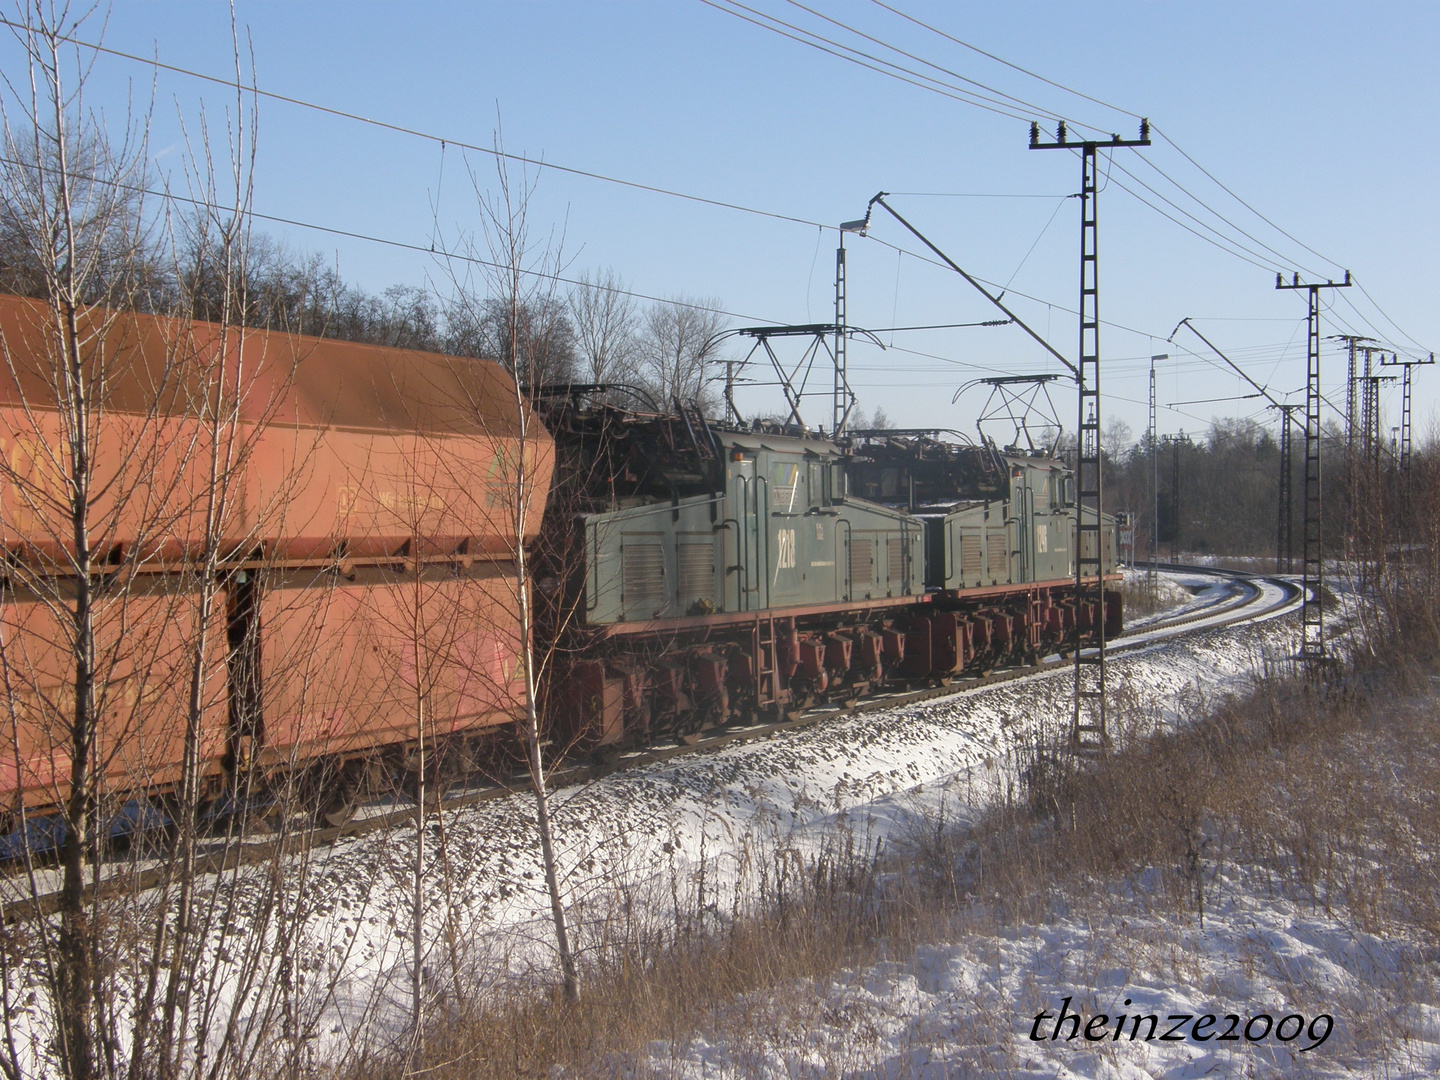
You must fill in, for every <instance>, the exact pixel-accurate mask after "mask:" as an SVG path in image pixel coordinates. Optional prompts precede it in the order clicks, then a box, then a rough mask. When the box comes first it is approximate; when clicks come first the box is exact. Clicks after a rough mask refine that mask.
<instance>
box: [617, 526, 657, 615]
mask: <svg viewBox="0 0 1440 1080" xmlns="http://www.w3.org/2000/svg"><path fill="white" fill-rule="evenodd" d="M622 551H623V552H624V557H623V570H622V573H623V577H624V581H623V586H624V589H625V597H624V600H625V617H626V618H627V619H649V618H653V617H654V615H655V613H656V612H658V611H660V610H661V609H662V608H664V607H665V606H666V599H667V596H666V594H667V592H668V590H667V589H666V588H665V548H664V546H663V545H661V544H654V543H644V542H637V541H634V540H626V541H625V544H624V546H623V548H622Z"/></svg>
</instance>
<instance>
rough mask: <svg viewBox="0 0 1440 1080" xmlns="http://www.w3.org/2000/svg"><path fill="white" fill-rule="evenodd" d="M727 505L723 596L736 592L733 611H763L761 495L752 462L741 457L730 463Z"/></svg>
mask: <svg viewBox="0 0 1440 1080" xmlns="http://www.w3.org/2000/svg"><path fill="white" fill-rule="evenodd" d="M727 471H728V474H729V476H728V478H729V481H730V499H729V502H730V505H731V506H733V507H734V508H735V515H734V528H733V529H732V530H727V531H729V532H730V533H731V535H732V545H727V547H728V548H729V549H728V550H727V551H726V552H725V592H726V594H727V595H728V594H729V593H730V591H731V590H732V589H733V590H734V591H735V607H734V609H733V610H735V611H754V610H755V609H756V608H759V607H763V606H764V604H763V602H762V600H761V595H762V594H761V592H760V589H761V586H762V584H763V583H762V581H761V578H762V577H763V576H764V570H763V569H762V567H763V565H764V561H763V553H762V550H761V545H762V543H763V539H762V537H761V535H760V526H761V522H762V521H763V520H764V518H763V500H764V493H763V492H762V491H761V490H760V487H761V485H759V484H757V483H756V479H755V459H754V458H753V457H741V458H739V459H738V460H736V459H733V458H732V460H731V461H730V463H729V467H728V470H727Z"/></svg>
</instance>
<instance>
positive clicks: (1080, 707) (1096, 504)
mask: <svg viewBox="0 0 1440 1080" xmlns="http://www.w3.org/2000/svg"><path fill="white" fill-rule="evenodd" d="M1149 145H1150V122H1149V121H1148V120H1141V121H1140V138H1138V139H1121V138H1120V136H1119V135H1115V136H1112V137H1111V138H1110V139H1108V140H1106V141H1103V142H1102V141H1096V140H1089V139H1086V140H1083V141H1079V142H1074V141H1071V140H1070V139H1069V134H1068V132H1067V130H1066V127H1065V122H1064V121H1063V120H1062V121H1061V122H1060V123H1059V125H1058V126H1057V127H1056V130H1055V141H1054V142H1047V143H1042V142H1041V141H1040V125H1039V124H1031V125H1030V149H1031V150H1077V151H1079V152H1080V355H1079V357H1078V359H1079V361H1080V363H1079V371H1078V373H1077V376H1076V383H1077V390H1078V394H1077V395H1076V396H1077V422H1076V427H1075V433H1076V452H1075V488H1076V497H1075V593H1076V599H1077V602H1078V603H1079V605H1080V609H1081V610H1082V611H1083V610H1085V609H1086V608H1087V607H1088V608H1089V610H1090V611H1092V612H1093V613H1094V617H1093V618H1092V619H1091V620H1090V623H1091V625H1090V626H1089V628H1088V631H1087V630H1077V633H1078V634H1079V640H1078V641H1077V642H1076V648H1075V702H1074V713H1073V722H1072V724H1071V727H1070V741H1071V745H1072V747H1073V748H1074V749H1075V750H1076V751H1079V752H1089V753H1099V752H1102V751H1104V750H1105V749H1106V748H1107V747H1108V746H1109V743H1110V734H1109V732H1108V730H1107V729H1106V723H1105V719H1106V718H1105V704H1106V701H1105V537H1104V530H1103V529H1102V527H1101V522H1102V516H1101V515H1102V510H1103V508H1102V498H1103V495H1104V477H1103V476H1102V468H1101V446H1100V420H1101V410H1100V273H1099V272H1100V251H1099V215H1098V210H1099V205H1098V200H1097V196H1098V195H1099V193H1100V185H1099V169H1098V166H1099V151H1100V150H1102V149H1107V148H1108V149H1119V148H1121V147H1140V146H1149ZM1086 646H1088V648H1087V647H1086Z"/></svg>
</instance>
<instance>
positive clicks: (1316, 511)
mask: <svg viewBox="0 0 1440 1080" xmlns="http://www.w3.org/2000/svg"><path fill="white" fill-rule="evenodd" d="M1349 287H1350V271H1348V270H1347V271H1345V280H1344V282H1336V281H1326V282H1317V283H1315V284H1302V283H1301V281H1300V275H1299V274H1295V275H1294V277H1293V278H1292V280H1291V281H1290V282H1289V283H1286V281H1285V280H1284V278H1283V277H1282V276H1281V275H1280V274H1276V275H1275V288H1277V289H1294V290H1299V289H1304V290H1305V291H1306V292H1307V293H1308V294H1309V300H1310V308H1309V312H1308V314H1307V316H1306V320H1305V325H1306V329H1307V331H1308V333H1307V340H1306V360H1305V531H1304V540H1303V554H1302V556H1301V557H1302V560H1303V561H1302V564H1301V572H1302V574H1303V577H1304V581H1303V589H1304V594H1305V598H1304V601H1303V603H1302V606H1301V610H1300V659H1301V660H1324V659H1325V609H1324V607H1323V604H1322V598H1321V593H1322V592H1323V590H1324V588H1325V533H1324V510H1325V504H1324V500H1323V498H1322V488H1321V483H1320V479H1321V473H1320V437H1321V431H1320V290H1321V289H1345V288H1349Z"/></svg>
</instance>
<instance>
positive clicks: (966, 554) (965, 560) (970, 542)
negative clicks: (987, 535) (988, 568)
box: [960, 529, 985, 581]
mask: <svg viewBox="0 0 1440 1080" xmlns="http://www.w3.org/2000/svg"><path fill="white" fill-rule="evenodd" d="M984 565H985V562H984V559H983V557H982V556H981V554H980V530H979V529H966V530H965V531H964V532H963V533H961V534H960V576H961V577H963V578H964V579H965V580H966V581H970V580H971V579H973V578H978V577H979V576H980V571H981V569H982V568H983V567H984Z"/></svg>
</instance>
